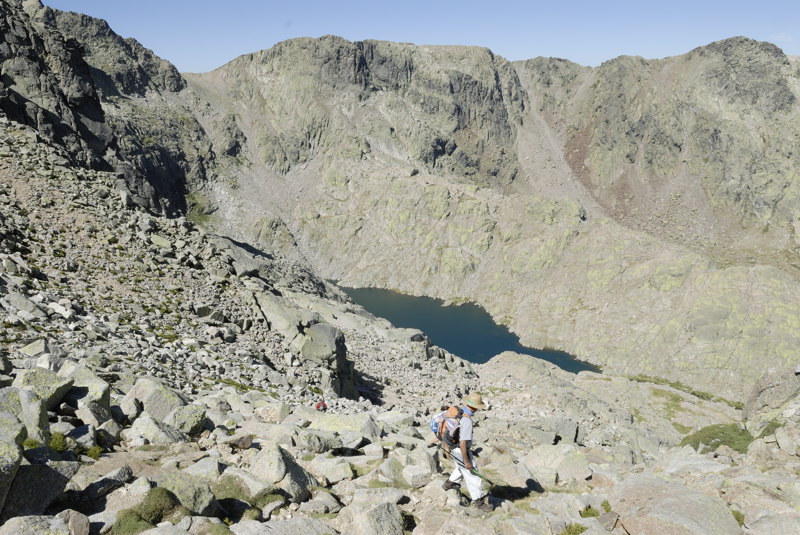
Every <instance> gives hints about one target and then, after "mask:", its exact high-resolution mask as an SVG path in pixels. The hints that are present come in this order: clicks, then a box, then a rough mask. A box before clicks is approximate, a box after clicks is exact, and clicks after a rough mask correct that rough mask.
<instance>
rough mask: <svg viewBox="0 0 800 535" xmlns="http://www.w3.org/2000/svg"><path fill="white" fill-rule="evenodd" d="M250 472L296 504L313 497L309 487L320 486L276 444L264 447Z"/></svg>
mask: <svg viewBox="0 0 800 535" xmlns="http://www.w3.org/2000/svg"><path fill="white" fill-rule="evenodd" d="M248 471H249V472H250V473H251V474H253V475H254V476H256V477H257V478H259V479H261V480H263V481H264V482H265V483H268V484H273V485H275V486H276V487H278V488H280V489H281V490H283V491H284V492H285V493H286V494H287V495H288V496H289V498H290V499H291V500H292V501H293V502H295V503H298V502H302V501H305V500H307V499H308V498H309V497H310V496H311V491H310V490H309V487H314V486H318V485H319V482H318V481H317V479H316V478H315V477H314V476H312V475H311V474H309V473H308V472H307V471H306V470H305V469H304V468H303V467H301V466H300V465H299V464H297V461H295V460H294V457H292V455H291V454H290V453H289V452H287V451H286V450H285V449H283V448H282V447H280V446H279V445H277V444H274V443H267V444H265V445H264V446H263V447H262V450H261V451H260V452H259V453H258V455H257V456H256V457H255V458H254V459H253V461H252V462H251V463H250V468H249V470H248Z"/></svg>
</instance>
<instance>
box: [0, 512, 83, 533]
mask: <svg viewBox="0 0 800 535" xmlns="http://www.w3.org/2000/svg"><path fill="white" fill-rule="evenodd" d="M34 533H36V534H43V535H44V534H47V535H76V534H77V533H80V532H79V531H77V532H73V531H70V526H69V524H67V522H66V521H65V520H64V519H63V518H58V517H54V516H18V517H16V518H12V519H10V520H7V521H6V523H5V524H3V526H2V527H0V535H28V534H30V535H33V534H34Z"/></svg>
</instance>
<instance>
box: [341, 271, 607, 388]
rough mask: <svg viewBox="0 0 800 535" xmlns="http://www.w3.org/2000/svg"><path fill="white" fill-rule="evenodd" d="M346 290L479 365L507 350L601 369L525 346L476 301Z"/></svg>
mask: <svg viewBox="0 0 800 535" xmlns="http://www.w3.org/2000/svg"><path fill="white" fill-rule="evenodd" d="M342 290H344V292H345V293H347V295H349V296H350V298H351V299H352V300H353V301H355V302H356V303H358V304H359V305H361V306H363V307H364V308H365V309H367V310H368V311H369V312H370V313H372V314H374V315H375V316H380V317H382V318H386V319H387V320H389V321H390V322H392V324H393V325H394V326H395V327H409V328H414V329H419V330H421V331H423V332H424V333H425V334H427V335H428V337H429V338H430V339H431V341H432V342H433V343H434V344H436V345H437V346H439V347H441V348H444V349H446V350H447V351H449V352H450V353H453V354H454V355H458V356H459V357H461V358H463V359H466V360H468V361H470V362H474V363H476V364H481V363H483V362H486V361H487V360H489V359H490V358H492V357H493V356H495V355H497V354H498V353H502V352H503V351H514V352H517V353H522V354H524V355H532V356H534V357H536V358H540V359H543V360H546V361H548V362H552V363H553V364H555V365H556V366H558V367H560V368H562V369H564V370H566V371H568V372H572V373H577V372H579V371H583V370H590V371H598V370H597V368H595V367H594V366H592V365H590V364H586V363H584V362H581V361H579V360H576V359H575V357H573V356H572V355H570V354H569V353H564V352H563V351H551V350H546V349H532V348H530V347H525V346H523V345H521V344H520V343H519V337H517V336H516V335H515V334H513V333H511V332H510V331H509V330H508V329H507V328H506V327H503V326H502V325H498V324H496V323H495V322H494V320H493V319H492V317H491V316H490V315H489V313H488V312H486V310H484V309H483V308H481V307H479V306H478V305H475V304H473V303H465V304H461V305H457V306H445V304H444V301H442V300H441V299H433V298H431V297H417V296H413V295H405V294H400V293H397V292H393V291H390V290H383V289H380V288H344V287H342Z"/></svg>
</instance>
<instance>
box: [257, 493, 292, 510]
mask: <svg viewBox="0 0 800 535" xmlns="http://www.w3.org/2000/svg"><path fill="white" fill-rule="evenodd" d="M273 502H281V503H282V504H285V503H286V498H284V497H283V496H281V495H280V494H269V493H266V494H259V495H258V496H256V497H255V498H253V502H252V504H251V505H252V506H253V507H258V508H259V509H263V508H264V507H266V505H267V504H270V503H273Z"/></svg>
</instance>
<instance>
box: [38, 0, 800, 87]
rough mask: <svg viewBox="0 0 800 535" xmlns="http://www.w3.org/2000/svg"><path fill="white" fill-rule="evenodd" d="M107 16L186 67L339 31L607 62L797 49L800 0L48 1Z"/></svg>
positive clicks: (203, 67)
mask: <svg viewBox="0 0 800 535" xmlns="http://www.w3.org/2000/svg"><path fill="white" fill-rule="evenodd" d="M43 2H44V3H45V4H46V5H48V6H50V7H54V8H57V9H62V10H66V11H78V12H81V13H86V14H87V15H91V16H94V17H99V18H103V19H106V20H107V21H108V22H109V24H110V25H111V28H112V29H114V31H116V32H117V33H118V34H120V35H122V36H123V37H133V38H135V39H137V40H138V41H139V42H141V43H142V44H143V45H145V46H146V47H148V48H150V49H152V50H153V51H154V52H155V53H156V54H158V55H159V56H161V57H162V58H164V59H167V60H169V61H171V62H172V63H174V64H175V65H176V66H177V67H178V69H179V70H180V71H183V72H205V71H210V70H213V69H215V68H216V67H219V66H221V65H223V64H225V63H227V62H228V61H230V60H231V59H233V58H235V57H237V56H239V55H241V54H246V53H249V52H254V51H256V50H261V49H265V48H270V47H271V46H272V45H274V44H275V43H277V42H279V41H283V40H285V39H290V38H293V37H301V36H309V37H320V36H322V35H327V34H334V35H340V36H342V37H344V38H346V39H349V40H362V39H382V40H388V41H401V42H412V43H416V44H448V45H453V44H460V45H477V46H485V47H488V48H490V49H492V51H494V52H495V53H496V54H499V55H501V56H503V57H505V58H507V59H510V60H518V59H528V58H532V57H536V56H554V57H560V58H566V59H570V60H572V61H575V62H577V63H580V64H581V65H592V66H594V65H599V64H600V63H602V62H603V61H605V60H608V59H612V58H615V57H617V56H619V55H623V54H626V55H636V56H643V57H645V58H663V57H667V56H675V55H679V54H683V53H685V52H688V51H689V50H691V49H693V48H695V47H697V46H701V45H705V44H708V43H710V42H712V41H717V40H719V39H724V38H727V37H733V36H736V35H744V36H746V37H750V38H753V39H758V40H762V41H770V42H772V43H775V44H776V45H778V46H779V47H781V48H782V49H783V50H784V52H786V53H787V54H791V55H800V1H798V0H792V1H788V0H761V1H756V0H749V1H741V0H728V1H717V0H713V1H703V0H691V1H685V0H669V1H662V2H653V1H650V0H637V1H627V0H625V1H613V0H607V1H603V0H594V1H582V0H573V1H571V2H562V1H558V0H548V1H546V2H542V1H534V0H531V1H502V0H496V1H482V2H478V1H473V0H458V1H454V0H438V1H437V0H425V1H417V0H404V1H402V2H399V1H381V0H369V1H366V0H343V1H323V0H316V1H311V0H291V1H290V0H284V1H280V2H275V1H270V0H224V1H223V0H158V1H156V0H136V1H125V0H43Z"/></svg>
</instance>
